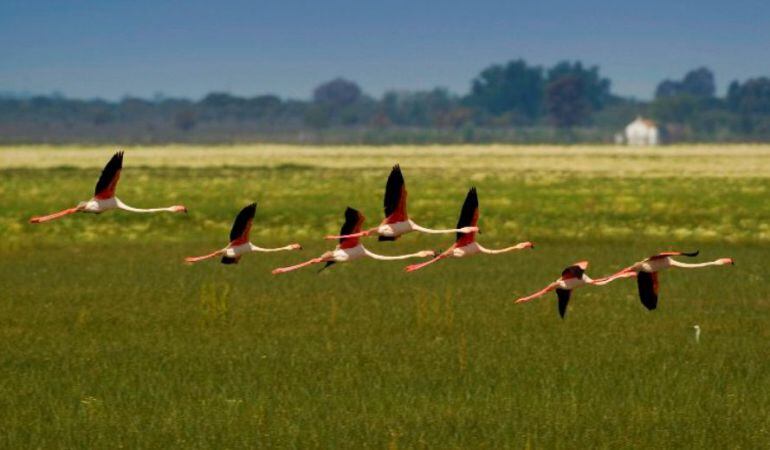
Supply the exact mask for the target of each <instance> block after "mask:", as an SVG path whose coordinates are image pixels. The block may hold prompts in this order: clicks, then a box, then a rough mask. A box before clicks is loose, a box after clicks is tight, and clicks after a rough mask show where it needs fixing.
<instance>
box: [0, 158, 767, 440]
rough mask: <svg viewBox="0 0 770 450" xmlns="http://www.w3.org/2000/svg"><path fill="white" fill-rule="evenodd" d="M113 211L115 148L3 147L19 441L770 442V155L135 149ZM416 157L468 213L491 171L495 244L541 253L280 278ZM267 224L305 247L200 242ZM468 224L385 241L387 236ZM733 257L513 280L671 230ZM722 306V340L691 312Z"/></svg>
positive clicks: (427, 240)
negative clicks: (71, 209) (635, 272)
mask: <svg viewBox="0 0 770 450" xmlns="http://www.w3.org/2000/svg"><path fill="white" fill-rule="evenodd" d="M125 150H126V157H125V167H124V170H123V174H122V177H121V185H120V186H119V188H118V196H119V197H120V198H121V199H123V200H124V201H126V202H127V203H129V204H131V205H134V206H138V207H151V206H167V205H171V204H176V203H183V204H185V205H187V206H188V208H189V211H190V213H189V215H187V216H184V215H176V214H174V215H172V214H168V215H151V216H143V215H131V214H127V213H122V212H115V211H111V212H108V213H106V214H103V215H99V216H94V215H76V216H70V217H66V218H64V219H62V220H60V221H56V222H52V223H47V224H41V225H30V224H28V223H27V222H26V221H27V219H28V218H29V217H30V216H33V215H36V214H42V213H47V212H51V211H55V210H58V209H61V208H64V207H68V206H72V205H74V203H76V202H77V201H79V200H85V199H86V198H87V197H88V196H89V194H91V193H92V190H93V184H94V182H95V180H96V177H97V176H98V172H99V169H100V168H101V166H102V165H103V164H104V162H106V160H107V159H108V158H109V156H110V155H111V153H112V149H104V148H82V149H81V148H74V147H64V148H55V147H47V148H35V147H15V148H10V147H8V148H0V199H2V202H1V203H0V204H1V205H2V208H0V237H1V239H0V447H2V448H73V447H75V448H115V447H118V446H122V447H125V448H169V447H181V448H243V447H278V448H287V447H288V448H302V449H304V448H356V449H359V448H439V449H445V448H490V449H493V448H629V447H631V448H675V447H680V448H681V447H687V448H758V447H763V446H767V443H768V442H770V326H769V325H770V289H768V284H767V281H768V279H767V276H766V270H767V258H768V256H770V202H769V201H768V198H770V147H767V146H735V147H721V148H717V147H669V148H662V149H654V150H635V149H621V148H613V147H596V148H591V147H576V148H570V147H565V148H554V147H522V148H517V147H453V148H438V147H434V148H417V147H415V148H408V147H406V148H397V147H394V148H389V147H380V148H351V147H348V148H334V147H328V148H309V147H282V146H251V147H249V146H241V147H169V148H147V149H141V148H126V149H125ZM396 162H400V163H401V165H402V168H403V171H404V175H405V177H406V182H407V187H408V189H409V195H410V197H409V199H410V214H411V215H412V217H413V218H414V219H415V220H416V221H417V222H418V223H421V224H423V225H425V226H432V227H433V226H435V227H451V226H454V223H455V222H456V220H457V214H458V212H459V208H460V206H461V204H462V201H463V198H464V195H465V193H466V191H467V189H468V187H470V186H471V185H475V186H476V187H477V188H478V191H479V198H480V204H481V220H480V227H481V229H482V234H481V235H480V237H479V241H480V242H482V243H483V244H484V245H485V246H487V247H491V248H496V247H503V246H507V245H511V244H513V243H516V242H520V241H523V240H531V241H533V242H535V244H536V248H535V249H534V250H532V251H522V252H514V253H510V254H505V255H499V256H487V255H479V256H474V257H472V258H467V259H462V260H448V261H442V262H440V263H438V264H435V265H433V266H430V267H428V268H426V269H424V270H422V271H419V272H416V273H413V274H406V273H404V272H403V267H404V266H405V265H406V263H404V262H379V261H371V260H364V261H356V262H353V263H350V264H339V265H336V266H334V267H332V268H330V269H328V270H326V271H324V272H322V273H321V274H317V273H316V270H314V269H306V270H304V271H298V272H294V273H290V274H286V275H282V276H278V277H276V276H272V275H271V274H270V270H271V269H273V268H275V267H278V266H282V265H289V264H294V263H296V262H300V261H302V260H304V259H308V258H310V257H313V256H317V255H318V254H320V253H321V252H323V251H324V250H326V249H329V248H331V247H332V246H333V244H332V243H330V242H328V241H323V239H322V237H323V235H325V234H328V233H334V232H337V231H338V230H339V226H340V223H341V220H342V212H343V210H344V208H345V207H346V206H348V205H350V206H353V207H356V208H358V209H360V210H362V211H363V212H364V214H366V215H367V217H368V220H367V223H368V224H370V225H372V224H374V223H376V222H378V221H379V220H380V218H381V211H382V208H381V202H382V189H383V186H384V183H385V178H386V177H387V174H388V171H389V169H390V166H391V165H392V164H394V163H396ZM251 201H257V202H258V203H259V208H258V210H257V218H256V221H255V228H254V230H253V231H252V240H253V241H254V242H255V243H257V244H258V245H264V246H279V245H285V244H288V243H290V242H295V241H298V242H301V243H302V244H303V245H304V247H305V248H304V250H302V251H300V252H289V253H278V254H251V255H246V256H245V257H244V258H243V259H242V261H241V264H239V265H237V266H224V265H221V264H219V263H217V262H214V261H209V262H206V263H200V264H197V265H194V266H188V265H185V264H183V263H182V259H183V258H184V257H185V256H188V255H197V254H202V253H205V252H208V251H211V250H213V249H216V248H218V247H221V246H223V245H224V244H225V243H226V240H227V239H226V238H227V233H228V231H229V228H230V225H231V222H232V219H233V217H234V215H235V214H236V213H237V212H238V210H239V209H240V208H241V207H243V206H244V205H246V204H247V203H249V202H251ZM451 242H452V237H451V236H441V235H431V236H426V235H417V234H410V235H407V236H405V237H403V238H402V239H401V240H399V241H397V242H395V243H378V242H376V240H370V241H366V243H367V245H368V246H369V247H370V248H371V249H372V250H375V251H377V252H378V253H383V254H397V253H403V252H411V251H416V250H420V249H425V248H429V249H445V248H447V246H449V245H450V244H451ZM696 248H697V249H700V250H701V256H700V257H698V258H697V260H698V261H705V260H712V259H716V258H718V257H728V256H729V257H733V258H735V260H736V265H735V266H734V267H711V268H706V269H701V270H680V271H674V270H672V271H669V272H666V273H664V274H662V275H661V283H662V286H661V300H660V305H659V308H658V310H656V311H654V312H649V311H647V310H646V309H644V308H643V307H642V305H641V304H640V303H639V301H638V299H637V297H636V285H635V283H634V282H633V281H632V280H621V281H618V282H616V283H613V284H610V285H608V286H606V287H603V288H598V287H586V288H583V289H581V290H578V291H576V292H575V293H574V295H573V300H572V302H571V304H570V310H569V312H568V314H567V317H566V319H565V320H561V319H559V317H558V315H557V311H556V305H555V303H556V302H555V296H550V295H549V296H547V297H545V298H542V299H540V300H537V301H534V302H532V303H528V304H521V305H514V303H513V300H514V299H515V298H516V297H518V296H521V295H524V294H528V293H531V292H533V291H535V290H537V289H539V288H541V287H542V286H544V285H545V284H547V283H548V282H550V281H552V280H554V279H556V278H557V277H558V276H559V274H560V272H561V270H562V268H563V267H565V266H566V265H568V264H569V263H572V262H574V261H578V260H581V259H588V260H589V261H590V262H591V266H590V267H589V271H588V272H589V274H591V275H592V276H594V277H597V276H600V275H604V274H607V273H609V272H612V271H613V270H615V269H617V268H620V267H622V266H624V265H627V264H628V263H631V262H634V261H637V260H639V259H641V258H643V257H645V256H648V255H650V254H653V253H655V252H657V251H659V250H667V249H682V250H692V249H696ZM695 324H698V325H700V327H701V329H702V330H703V333H702V335H701V340H700V343H696V342H695V340H694V338H693V330H692V326H693V325H695Z"/></svg>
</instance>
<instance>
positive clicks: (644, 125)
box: [626, 117, 660, 145]
mask: <svg viewBox="0 0 770 450" xmlns="http://www.w3.org/2000/svg"><path fill="white" fill-rule="evenodd" d="M626 143H628V145H658V144H659V143H660V140H659V134H658V126H657V125H656V124H655V122H653V121H652V120H648V119H643V118H642V117H637V118H636V119H635V120H634V121H633V122H631V123H629V124H628V125H626Z"/></svg>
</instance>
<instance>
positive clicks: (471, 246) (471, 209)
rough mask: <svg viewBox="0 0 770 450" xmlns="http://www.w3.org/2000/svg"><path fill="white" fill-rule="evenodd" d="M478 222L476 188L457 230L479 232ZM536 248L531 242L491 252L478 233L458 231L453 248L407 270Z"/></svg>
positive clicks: (471, 194)
mask: <svg viewBox="0 0 770 450" xmlns="http://www.w3.org/2000/svg"><path fill="white" fill-rule="evenodd" d="M478 221H479V198H478V195H477V194H476V188H475V187H472V188H471V189H470V190H469V191H468V195H467V196H466V197H465V202H464V203H463V208H462V210H461V211H460V219H459V220H458V221H457V228H458V229H460V230H462V229H463V228H466V227H474V228H476V229H477V230H478V228H477V227H476V224H477V223H478ZM534 247H535V245H534V244H532V243H531V242H521V243H519V244H516V245H514V246H512V247H507V248H503V249H499V250H490V249H488V248H484V247H482V246H481V244H479V243H478V242H476V231H471V232H470V233H465V232H462V231H458V232H457V238H456V240H455V243H454V244H452V246H451V247H449V248H448V249H447V250H446V251H444V252H443V253H441V254H440V255H438V256H436V257H435V258H433V259H431V260H430V261H426V262H424V263H420V264H412V265H410V266H407V267H406V269H405V270H406V271H407V272H414V271H415V270H419V269H422V268H423V267H425V266H427V265H430V264H433V263H434V262H436V261H439V260H441V259H444V258H448V257H450V256H451V257H455V258H462V257H464V256H469V255H473V254H476V253H486V254H488V255H497V254H499V253H506V252H511V251H514V250H521V249H525V248H534Z"/></svg>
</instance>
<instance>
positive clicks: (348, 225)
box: [340, 206, 366, 248]
mask: <svg viewBox="0 0 770 450" xmlns="http://www.w3.org/2000/svg"><path fill="white" fill-rule="evenodd" d="M365 219H366V218H365V217H364V215H363V214H361V213H360V212H358V210H355V209H353V208H351V207H350V206H348V207H347V209H346V210H345V223H343V224H342V228H341V229H340V236H346V235H349V234H356V233H360V232H361V225H363V224H364V220H365ZM358 241H359V237H358V236H356V237H343V238H340V248H352V247H355V246H356V245H358Z"/></svg>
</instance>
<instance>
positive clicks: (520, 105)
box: [467, 59, 543, 119]
mask: <svg viewBox="0 0 770 450" xmlns="http://www.w3.org/2000/svg"><path fill="white" fill-rule="evenodd" d="M542 98H543V70H542V69H541V68H540V67H530V66H527V63H526V62H524V60H521V59H520V60H516V61H511V62H509V63H507V64H505V65H493V66H489V67H487V68H486V69H484V70H483V71H482V72H481V73H480V74H479V76H478V77H476V78H475V79H474V80H473V82H472V85H471V92H470V95H468V97H467V101H468V103H469V104H470V105H472V106H475V107H477V108H480V109H482V110H484V111H486V112H488V113H491V114H494V115H500V114H504V113H507V112H515V113H518V114H520V115H522V116H524V117H526V118H528V119H535V118H536V117H537V116H538V114H539V112H540V104H541V102H542Z"/></svg>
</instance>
